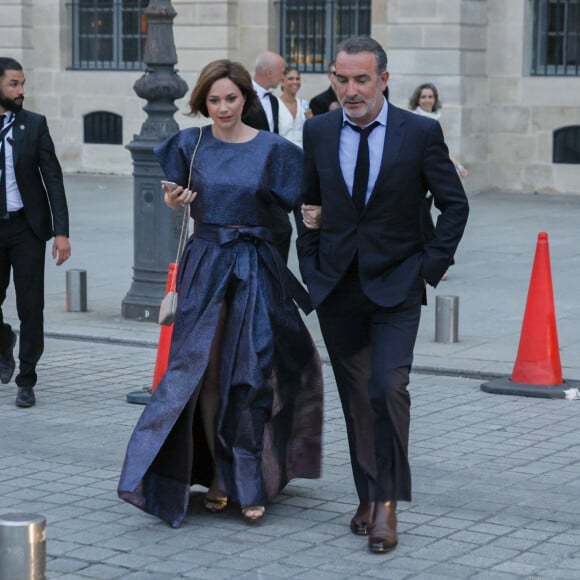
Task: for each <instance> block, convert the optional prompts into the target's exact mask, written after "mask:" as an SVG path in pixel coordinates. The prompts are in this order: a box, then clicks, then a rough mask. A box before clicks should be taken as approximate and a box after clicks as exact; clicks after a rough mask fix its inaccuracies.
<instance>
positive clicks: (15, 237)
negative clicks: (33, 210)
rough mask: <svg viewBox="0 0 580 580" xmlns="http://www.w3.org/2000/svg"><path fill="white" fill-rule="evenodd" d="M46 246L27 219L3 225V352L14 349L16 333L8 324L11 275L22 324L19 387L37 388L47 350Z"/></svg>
mask: <svg viewBox="0 0 580 580" xmlns="http://www.w3.org/2000/svg"><path fill="white" fill-rule="evenodd" d="M45 252H46V243H45V242H43V241H42V240H40V239H39V238H38V237H36V236H35V235H34V233H33V232H32V230H31V229H30V227H29V225H28V222H27V221H26V218H25V216H24V215H22V214H21V215H18V216H16V217H15V218H13V219H10V220H2V222H0V350H2V351H3V352H5V351H6V350H7V349H8V348H9V347H10V345H11V339H12V329H11V327H10V325H9V324H6V323H5V322H4V317H3V314H2V309H1V306H2V305H3V304H4V300H5V299H6V290H7V288H8V284H9V283H10V272H11V271H12V275H13V278H14V291H15V294H16V310H17V312H18V318H19V320H20V346H19V352H18V357H19V359H20V374H19V375H18V376H17V377H16V383H17V384H18V385H19V386H24V385H30V386H34V385H35V384H36V364H37V363H38V361H39V359H40V357H41V355H42V352H43V350H44V324H43V310H44V262H45Z"/></svg>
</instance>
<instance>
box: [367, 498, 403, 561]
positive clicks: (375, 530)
mask: <svg viewBox="0 0 580 580" xmlns="http://www.w3.org/2000/svg"><path fill="white" fill-rule="evenodd" d="M397 542H398V538H397V502H396V501H385V502H377V503H376V504H375V515H374V519H373V525H372V527H371V528H370V530H369V550H370V551H371V552H373V553H374V554H386V553H387V552H390V551H391V550H393V549H394V548H395V547H396V545H397Z"/></svg>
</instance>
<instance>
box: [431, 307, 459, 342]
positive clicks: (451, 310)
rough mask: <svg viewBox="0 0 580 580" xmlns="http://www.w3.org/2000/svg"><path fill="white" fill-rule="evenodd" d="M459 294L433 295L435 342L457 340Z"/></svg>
mask: <svg viewBox="0 0 580 580" xmlns="http://www.w3.org/2000/svg"><path fill="white" fill-rule="evenodd" d="M458 327H459V296H436V297H435V342H448V343H451V342H457V341H458V340H459V338H458Z"/></svg>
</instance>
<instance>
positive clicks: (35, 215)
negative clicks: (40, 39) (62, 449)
mask: <svg viewBox="0 0 580 580" xmlns="http://www.w3.org/2000/svg"><path fill="white" fill-rule="evenodd" d="M24 81H25V79H24V73H23V71H22V67H21V65H20V64H19V63H18V62H17V61H15V60H14V59H11V58H5V57H0V116H1V117H0V119H1V122H2V128H0V135H1V137H2V138H1V140H0V147H1V150H0V170H1V176H0V381H1V382H2V383H4V384H6V383H8V382H10V379H11V378H12V375H13V373H14V370H15V367H16V362H15V360H14V353H13V350H14V346H15V344H16V335H15V333H14V332H13V330H12V328H11V327H10V325H9V324H7V323H5V322H4V318H3V315H2V310H1V306H2V304H3V303H4V300H5V298H6V290H7V288H8V284H9V283H10V274H11V272H12V276H13V279H14V289H15V293H16V309H17V311H18V318H19V319H20V347H19V352H18V358H19V361H20V368H19V371H20V372H19V374H18V375H17V377H16V384H17V386H18V394H17V396H16V405H17V406H19V407H32V406H33V405H34V404H35V402H36V398H35V395H34V390H33V387H34V385H35V384H36V379H37V377H36V365H37V363H38V361H39V359H40V357H41V355H42V352H43V350H44V326H43V310H44V257H45V252H46V242H47V241H48V240H49V239H50V238H52V237H54V243H53V247H52V257H53V258H56V264H57V265H61V264H62V263H63V262H65V261H66V260H68V258H69V257H70V244H69V241H68V233H69V231H68V208H67V203H66V197H65V191H64V184H63V176H62V170H61V167H60V163H59V162H58V159H57V157H56V153H55V150H54V144H53V142H52V139H51V137H50V133H49V130H48V126H47V123H46V118H45V117H44V116H42V115H38V114H36V113H31V112H30V111H25V110H24V109H23V108H22V103H23V101H24Z"/></svg>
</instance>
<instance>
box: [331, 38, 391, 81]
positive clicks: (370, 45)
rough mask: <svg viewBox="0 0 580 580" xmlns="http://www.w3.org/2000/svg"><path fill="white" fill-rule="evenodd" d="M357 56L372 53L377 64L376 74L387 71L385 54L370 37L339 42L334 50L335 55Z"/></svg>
mask: <svg viewBox="0 0 580 580" xmlns="http://www.w3.org/2000/svg"><path fill="white" fill-rule="evenodd" d="M339 52H346V54H358V53H360V52H372V53H373V54H374V55H375V60H376V62H377V74H379V75H381V74H382V73H384V72H385V71H386V70H387V53H386V52H385V49H384V48H383V47H382V46H381V45H380V44H379V43H378V42H377V41H376V40H375V39H374V38H371V37H370V36H355V37H354V38H347V39H346V40H345V41H343V42H341V43H340V44H339V45H338V48H337V49H336V54H338V53H339Z"/></svg>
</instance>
